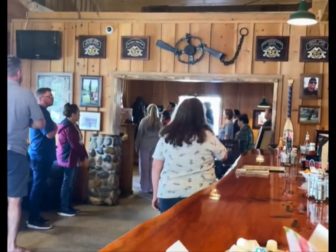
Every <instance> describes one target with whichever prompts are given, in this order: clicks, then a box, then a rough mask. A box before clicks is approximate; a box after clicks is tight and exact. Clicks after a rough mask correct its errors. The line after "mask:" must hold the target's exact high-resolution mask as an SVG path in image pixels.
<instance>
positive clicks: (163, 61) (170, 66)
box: [152, 23, 176, 85]
mask: <svg viewBox="0 0 336 252" xmlns="http://www.w3.org/2000/svg"><path fill="white" fill-rule="evenodd" d="M175 27H176V24H174V23H163V24H162V26H161V29H162V31H161V40H163V41H165V42H166V43H168V44H170V45H172V46H174V45H175V43H176V38H175ZM152 43H154V44H156V41H153V42H152ZM174 60H175V55H174V54H173V53H171V52H168V51H166V50H161V49H160V66H161V72H163V73H173V72H174ZM164 85H166V84H164Z"/></svg>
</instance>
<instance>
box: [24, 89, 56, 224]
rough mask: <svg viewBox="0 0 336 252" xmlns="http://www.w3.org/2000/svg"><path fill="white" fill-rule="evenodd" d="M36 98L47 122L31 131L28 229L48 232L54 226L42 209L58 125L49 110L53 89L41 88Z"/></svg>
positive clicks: (37, 91) (54, 152)
mask: <svg viewBox="0 0 336 252" xmlns="http://www.w3.org/2000/svg"><path fill="white" fill-rule="evenodd" d="M35 96H36V98H37V103H38V104H39V105H40V108H41V111H42V113H43V115H44V118H45V120H46V125H45V127H44V128H43V129H32V128H30V129H29V139H30V145H29V149H28V153H29V157H30V168H31V171H32V187H31V191H30V195H29V219H28V221H27V222H26V224H27V227H28V228H33V229H40V230H48V229H51V228H52V227H53V226H52V225H50V224H49V223H48V222H47V220H45V219H44V218H43V217H42V216H41V215H40V207H41V203H42V200H43V199H42V197H43V191H44V190H45V188H46V181H47V178H48V175H49V171H50V168H51V165H52V163H53V162H54V160H55V159H56V147H55V146H56V143H55V135H56V132H57V125H56V124H55V123H54V122H53V120H52V119H51V117H50V113H49V111H48V110H47V108H48V107H49V106H52V105H53V103H54V97H53V95H52V93H51V89H50V88H39V89H37V90H36V93H35Z"/></svg>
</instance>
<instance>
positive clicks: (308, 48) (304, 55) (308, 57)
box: [300, 36, 329, 62]
mask: <svg viewBox="0 0 336 252" xmlns="http://www.w3.org/2000/svg"><path fill="white" fill-rule="evenodd" d="M300 61H301V62H328V61H329V42H328V37H322V36H318V37H301V47H300Z"/></svg>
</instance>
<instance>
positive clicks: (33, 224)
mask: <svg viewBox="0 0 336 252" xmlns="http://www.w3.org/2000/svg"><path fill="white" fill-rule="evenodd" d="M26 224H27V227H28V228H32V229H39V230H48V229H52V228H53V225H50V224H48V223H46V222H42V221H40V220H28V221H26Z"/></svg>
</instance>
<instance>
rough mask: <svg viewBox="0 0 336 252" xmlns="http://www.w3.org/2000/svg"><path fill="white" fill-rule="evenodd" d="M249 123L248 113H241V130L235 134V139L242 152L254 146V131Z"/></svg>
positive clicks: (239, 120) (239, 122)
mask: <svg viewBox="0 0 336 252" xmlns="http://www.w3.org/2000/svg"><path fill="white" fill-rule="evenodd" d="M248 123H249V119H248V116H247V115H246V114H241V115H240V116H239V119H238V124H239V127H240V130H239V131H238V132H237V134H236V136H235V139H236V140H237V141H238V144H239V151H240V153H246V152H247V151H249V150H252V149H253V148H254V139H253V132H252V129H251V128H250V126H249V125H248Z"/></svg>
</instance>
